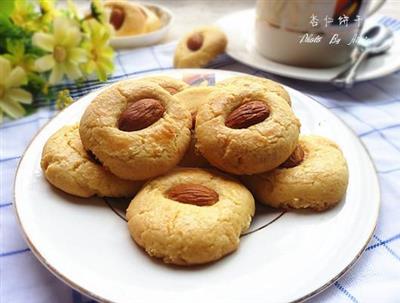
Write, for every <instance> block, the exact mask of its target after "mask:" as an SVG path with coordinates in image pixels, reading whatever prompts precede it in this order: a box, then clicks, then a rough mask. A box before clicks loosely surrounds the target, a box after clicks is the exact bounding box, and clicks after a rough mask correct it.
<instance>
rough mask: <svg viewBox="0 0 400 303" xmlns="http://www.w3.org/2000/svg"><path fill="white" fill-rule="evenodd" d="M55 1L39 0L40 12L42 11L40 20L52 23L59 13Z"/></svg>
mask: <svg viewBox="0 0 400 303" xmlns="http://www.w3.org/2000/svg"><path fill="white" fill-rule="evenodd" d="M55 2H56V1H55V0H39V6H40V12H41V13H42V16H41V17H40V20H39V21H40V22H43V23H45V24H50V23H51V21H53V19H54V17H55V16H57V15H58V12H57V10H56V7H55Z"/></svg>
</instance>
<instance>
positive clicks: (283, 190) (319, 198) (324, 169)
mask: <svg viewBox="0 0 400 303" xmlns="http://www.w3.org/2000/svg"><path fill="white" fill-rule="evenodd" d="M348 178H349V177H348V171H347V164H346V159H345V158H344V157H343V154H342V152H341V150H340V148H339V147H338V146H337V145H336V144H335V143H334V142H332V141H331V140H329V139H327V138H324V137H320V136H301V137H300V140H299V145H298V148H296V150H295V153H294V154H292V155H291V156H290V158H289V159H288V160H287V161H286V162H284V163H283V164H282V165H281V166H280V167H278V168H276V169H275V170H273V171H271V172H268V173H263V174H260V175H253V176H246V177H243V179H244V180H245V182H246V185H247V186H248V188H249V189H251V191H252V192H253V194H254V195H255V197H256V198H257V200H258V201H259V202H261V203H264V204H267V205H270V206H273V207H277V208H284V209H289V208H310V209H313V210H317V211H322V210H325V209H328V208H330V207H333V206H335V205H336V204H337V203H339V202H340V200H341V199H342V198H343V196H344V194H345V192H346V188H347V183H348Z"/></svg>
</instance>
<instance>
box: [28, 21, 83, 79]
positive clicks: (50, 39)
mask: <svg viewBox="0 0 400 303" xmlns="http://www.w3.org/2000/svg"><path fill="white" fill-rule="evenodd" d="M81 40H82V35H81V32H80V30H79V27H78V26H77V25H76V23H74V22H72V21H71V20H69V19H67V18H65V17H57V18H55V19H54V22H53V33H52V34H50V33H43V32H40V33H35V34H34V35H33V37H32V43H33V45H35V46H37V47H39V48H41V49H43V50H45V51H47V52H49V54H47V55H45V56H43V57H41V58H39V59H37V60H36V61H35V68H36V69H37V71H39V72H45V71H49V70H51V74H50V79H49V83H50V84H56V83H59V82H60V81H61V80H62V79H63V76H64V74H66V75H67V77H68V78H70V79H72V80H76V79H78V78H80V77H82V72H81V70H80V69H79V64H80V63H83V62H85V60H86V52H85V50H84V49H82V48H80V47H79V44H80V42H81Z"/></svg>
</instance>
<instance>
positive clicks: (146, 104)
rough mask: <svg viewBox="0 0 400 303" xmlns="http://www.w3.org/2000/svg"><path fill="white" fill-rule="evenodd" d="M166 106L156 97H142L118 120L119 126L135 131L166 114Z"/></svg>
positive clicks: (124, 129)
mask: <svg viewBox="0 0 400 303" xmlns="http://www.w3.org/2000/svg"><path fill="white" fill-rule="evenodd" d="M164 112H165V108H164V106H163V105H162V104H161V102H160V101H158V100H156V99H141V100H139V101H136V102H134V103H132V104H130V105H129V106H128V107H127V108H126V109H125V110H124V111H123V112H122V114H121V116H120V118H119V120H118V128H119V129H120V130H122V131H127V132H129V131H135V130H141V129H144V128H146V127H148V126H150V125H152V124H153V123H155V122H156V121H158V120H159V119H160V118H161V117H162V116H163V114H164Z"/></svg>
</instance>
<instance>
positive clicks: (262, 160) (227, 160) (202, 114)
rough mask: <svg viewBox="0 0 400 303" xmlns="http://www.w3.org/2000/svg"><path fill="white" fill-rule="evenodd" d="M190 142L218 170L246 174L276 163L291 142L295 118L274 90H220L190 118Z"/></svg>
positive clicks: (295, 138)
mask: <svg viewBox="0 0 400 303" xmlns="http://www.w3.org/2000/svg"><path fill="white" fill-rule="evenodd" d="M195 131H196V139H197V143H196V147H197V148H198V150H199V151H200V152H201V154H202V155H203V156H204V157H205V158H206V159H207V160H208V161H209V162H210V163H211V164H212V165H214V166H216V167H218V168H219V169H221V170H223V171H226V172H229V173H232V174H236V175H243V174H245V175H251V174H256V173H261V172H265V171H268V170H271V169H274V168H275V167H277V166H279V164H281V163H282V162H284V161H285V160H286V159H287V158H288V157H289V156H290V154H291V153H292V152H293V150H294V149H295V147H296V145H297V141H298V137H299V131H300V122H299V120H298V119H297V118H296V116H295V115H294V113H293V111H292V109H291V108H290V106H289V105H288V104H287V102H285V101H284V100H283V99H282V98H281V97H279V96H278V95H277V94H275V93H270V92H266V91H265V89H262V88H260V87H256V86H254V87H253V88H252V89H251V90H249V89H221V90H217V91H215V92H213V93H212V94H211V95H210V96H209V102H208V103H206V104H204V105H203V106H201V107H200V109H199V111H198V113H197V117H196V129H195Z"/></svg>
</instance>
